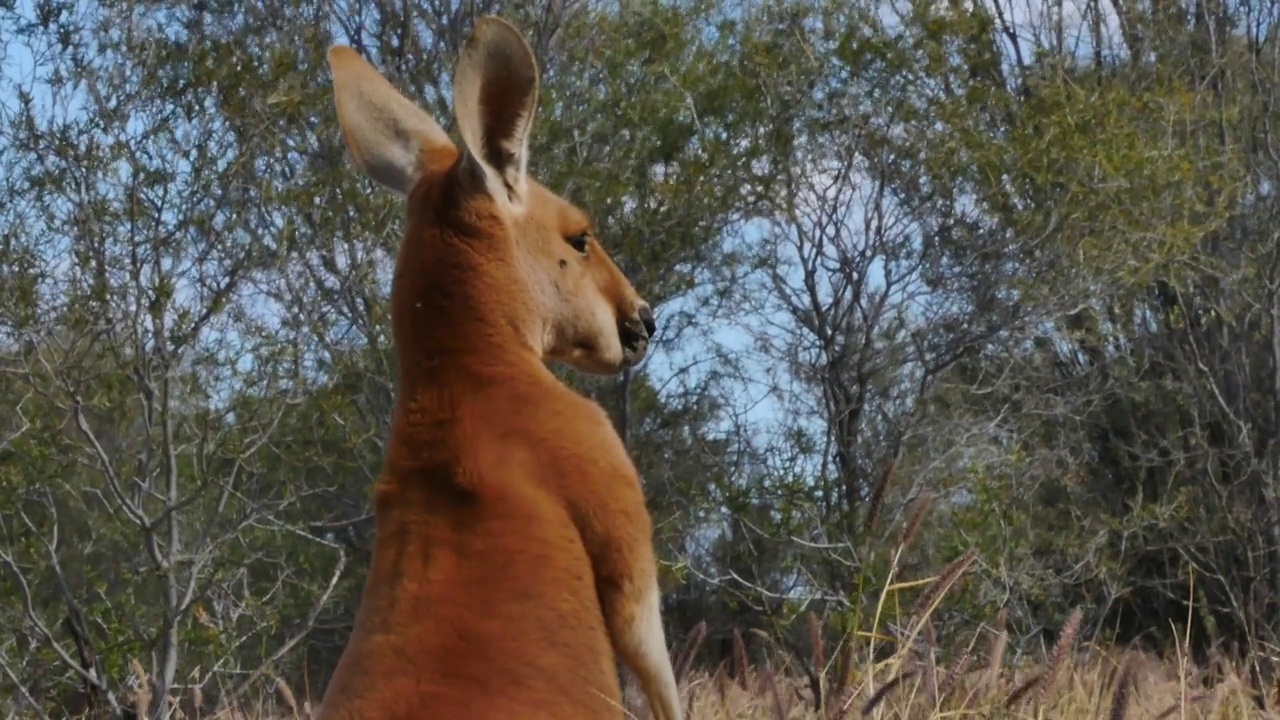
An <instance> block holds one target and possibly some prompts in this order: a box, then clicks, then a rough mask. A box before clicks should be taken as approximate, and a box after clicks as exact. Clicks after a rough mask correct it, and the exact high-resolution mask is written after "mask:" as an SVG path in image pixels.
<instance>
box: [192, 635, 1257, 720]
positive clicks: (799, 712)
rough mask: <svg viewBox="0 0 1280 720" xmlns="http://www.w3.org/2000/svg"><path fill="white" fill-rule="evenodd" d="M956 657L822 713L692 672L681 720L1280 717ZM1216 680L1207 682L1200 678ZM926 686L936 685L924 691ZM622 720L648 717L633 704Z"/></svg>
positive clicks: (1150, 682)
mask: <svg viewBox="0 0 1280 720" xmlns="http://www.w3.org/2000/svg"><path fill="white" fill-rule="evenodd" d="M972 657H973V655H972V654H963V655H962V656H961V658H958V662H957V663H956V665H955V666H953V667H943V666H937V667H930V666H929V665H928V664H927V663H917V664H911V663H909V662H900V661H899V659H894V660H890V661H885V662H882V663H880V664H879V665H877V666H875V667H869V668H859V669H857V670H856V671H855V672H853V673H850V676H849V677H848V678H847V679H846V680H845V681H844V682H843V683H842V682H840V680H839V678H836V677H825V678H823V685H824V690H825V691H826V692H827V693H828V695H829V697H830V702H829V703H827V707H824V708H821V709H815V708H814V704H815V703H814V694H813V692H812V691H811V690H810V688H809V682H808V680H806V679H801V677H802V676H803V673H796V672H793V668H792V663H793V661H786V660H781V659H780V661H779V665H778V667H777V669H776V670H774V671H771V670H769V669H762V668H749V669H747V671H746V672H745V673H739V672H737V671H729V670H727V669H726V670H724V671H721V672H717V673H712V674H707V673H692V674H691V675H689V676H688V677H687V678H685V679H684V681H683V682H682V684H683V686H684V691H685V697H686V707H687V709H688V713H689V714H688V718H689V720H747V719H751V720H783V719H788V720H793V719H800V718H804V719H806V720H807V719H814V720H817V719H822V720H833V719H836V718H839V719H840V720H846V719H850V718H903V719H911V720H916V719H920V720H924V719H926V718H929V719H933V718H936V719H938V720H941V719H943V718H1055V719H1057V718H1061V719H1062V720H1074V719H1081V720H1083V719H1084V718H1089V719H1090V720H1093V719H1095V718H1097V719H1101V718H1111V719H1112V720H1119V719H1122V718H1133V719H1135V720H1142V719H1151V720H1155V719H1157V718H1160V719H1163V718H1176V719H1179V720H1181V719H1183V718H1214V719H1215V720H1235V719H1243V718H1259V719H1262V718H1280V714H1278V713H1277V712H1276V711H1275V709H1274V708H1275V702H1276V698H1275V697H1274V696H1272V697H1269V698H1267V699H1266V705H1267V708H1268V709H1260V708H1259V707H1258V705H1257V703H1256V702H1255V696H1254V694H1253V693H1251V692H1250V691H1249V689H1248V688H1249V686H1248V683H1247V682H1246V680H1245V678H1244V676H1242V674H1241V673H1237V672H1233V671H1232V669H1231V668H1229V667H1226V666H1225V665H1224V666H1220V667H1215V668H1194V667H1191V666H1189V665H1187V664H1186V663H1179V662H1176V661H1174V662H1164V661H1160V660H1158V659H1156V658H1153V657H1151V656H1149V655H1144V654H1140V653H1134V652H1130V653H1119V652H1104V651H1101V650H1098V649H1090V650H1078V651H1075V652H1073V653H1070V657H1071V659H1070V660H1067V659H1066V658H1065V657H1064V658H1063V659H1060V660H1059V661H1058V662H1057V663H1056V664H1055V663H1052V662H1049V661H1046V662H1045V663H1043V664H1039V665H1033V666H1029V667H1025V668H1019V669H1016V670H1015V669H1009V668H1001V669H999V670H997V671H994V672H993V669H992V668H991V667H988V666H986V665H985V664H984V665H977V666H975V667H969V665H970V664H971V663H969V662H967V660H966V659H964V658H969V659H971V658H972ZM1215 674H1217V675H1218V676H1219V677H1218V679H1217V680H1215V681H1212V682H1208V678H1210V677H1212V676H1214V675H1215ZM929 677H936V678H938V681H937V682H936V683H935V682H932V681H930V680H928V679H927V678H929ZM312 708H313V705H312V703H311V702H310V701H308V700H303V701H302V702H298V701H297V700H296V699H295V698H294V696H293V693H292V691H291V689H289V688H288V686H286V685H284V684H283V683H282V682H279V681H277V682H276V683H275V689H274V692H271V693H265V692H264V698H263V701H262V702H260V703H254V704H252V705H249V706H246V707H242V708H237V709H235V710H229V711H223V712H219V713H214V714H208V715H201V716H200V717H202V718H205V719H206V720H307V719H308V718H311V717H313V714H312ZM629 716H630V717H634V718H638V719H640V720H644V719H646V718H648V717H649V715H648V711H647V709H646V708H645V706H644V702H643V700H641V699H639V698H636V699H635V703H634V707H633V708H632V709H631V712H630V714H629Z"/></svg>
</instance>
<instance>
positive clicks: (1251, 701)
mask: <svg viewBox="0 0 1280 720" xmlns="http://www.w3.org/2000/svg"><path fill="white" fill-rule="evenodd" d="M928 505H929V503H928V502H927V500H923V501H921V502H919V503H917V505H916V506H915V508H914V509H913V511H912V512H911V513H909V517H908V519H907V521H906V522H905V523H904V527H903V531H902V534H901V535H900V542H899V547H898V548H897V549H896V550H895V551H894V554H893V556H892V562H891V565H890V568H889V576H888V577H887V578H885V579H884V580H883V581H882V582H883V583H884V584H883V586H882V590H881V591H880V594H879V596H878V603H877V604H876V609H875V611H874V612H873V613H872V617H870V618H868V619H867V622H866V623H858V626H859V627H861V626H863V625H864V624H865V625H866V626H867V627H868V629H867V630H864V631H858V632H854V633H852V634H851V635H849V636H847V637H845V638H844V639H843V640H842V641H840V642H839V643H834V644H832V643H829V641H826V640H824V638H828V637H829V636H830V635H829V633H827V632H826V626H825V623H824V621H823V619H822V618H819V617H817V616H814V615H812V614H810V615H809V616H808V617H807V618H802V620H804V621H805V622H806V629H807V634H808V641H809V642H808V644H809V646H810V647H811V651H810V653H811V654H810V656H809V657H797V656H795V655H792V654H788V653H783V652H781V651H777V652H774V653H773V654H772V655H771V656H770V657H769V658H768V660H767V661H765V662H764V663H763V664H752V662H751V660H750V657H751V656H750V655H749V653H748V652H747V648H746V645H745V643H744V641H743V637H742V635H741V634H740V633H737V632H735V633H734V635H733V640H734V648H733V652H732V653H731V657H730V658H729V659H728V660H727V661H726V662H724V663H722V664H721V666H720V669H719V670H718V671H716V672H713V673H706V672H700V671H696V670H693V669H692V668H694V665H695V663H694V659H695V657H696V656H698V653H699V650H700V649H701V648H702V645H703V641H704V640H705V638H706V627H705V625H699V626H698V627H695V628H694V629H693V631H692V632H691V633H690V634H689V636H688V637H686V638H684V639H683V640H681V641H679V642H677V643H675V647H674V648H673V653H674V656H675V657H674V664H675V668H676V673H677V677H678V678H679V679H680V683H681V687H682V690H683V693H684V697H685V704H686V708H687V709H688V718H689V720H746V719H748V718H750V719H752V720H756V719H759V720H790V719H795V718H806V719H808V718H814V719H821V720H849V719H851V718H902V719H904V720H925V719H933V718H936V719H938V720H941V719H943V718H947V719H950V718H1037V719H1038V718H1055V719H1061V720H1073V719H1076V718H1080V719H1083V718H1091V719H1092V718H1099V719H1100V718H1109V719H1110V720H1125V719H1126V718H1134V719H1145V718H1152V719H1157V718H1158V719H1161V720H1163V719H1166V718H1175V719H1177V720H1186V719H1188V718H1214V719H1215V720H1235V719H1244V718H1258V719H1272V718H1274V719H1275V720H1280V712H1278V710H1277V708H1278V706H1280V697H1278V696H1277V691H1278V690H1280V688H1277V687H1271V688H1263V689H1260V690H1255V689H1254V688H1253V686H1252V685H1251V683H1250V682H1249V681H1248V678H1249V677H1251V675H1250V673H1249V672H1248V668H1247V667H1244V666H1242V665H1241V664H1237V663H1232V662H1228V661H1226V660H1222V659H1217V660H1215V661H1213V662H1212V663H1210V664H1209V666H1208V667H1197V666H1196V665H1194V664H1193V663H1192V662H1191V661H1190V660H1189V659H1188V657H1187V654H1186V653H1185V652H1183V648H1184V647H1186V645H1187V643H1188V641H1189V640H1190V638H1183V639H1182V642H1180V643H1179V646H1178V647H1177V648H1175V653H1174V655H1173V657H1171V658H1158V657H1155V656H1152V655H1150V654H1145V653H1140V652H1136V651H1129V650H1124V649H1115V648H1102V647H1094V646H1083V645H1081V643H1080V642H1079V640H1078V639H1079V634H1080V631H1081V627H1082V624H1083V621H1084V611H1083V609H1080V608H1077V609H1076V610H1075V611H1074V612H1073V613H1071V615H1070V616H1069V617H1068V618H1067V620H1066V621H1065V622H1064V624H1063V627H1062V628H1061V630H1060V631H1059V633H1058V639H1057V641H1056V642H1055V643H1054V646H1053V647H1052V648H1051V649H1049V650H1048V652H1046V653H1045V657H1044V660H1043V661H1040V662H1034V663H1027V662H1023V663H1019V664H1016V665H1015V664H1014V663H1012V662H1007V660H1006V656H1007V654H1008V653H1007V650H1008V646H1009V637H1008V634H1007V632H1006V631H1005V619H1004V615H1003V613H1002V614H1001V615H999V616H998V617H997V618H996V619H995V623H994V625H993V626H983V627H981V628H979V629H977V630H976V631H975V632H974V633H973V634H972V636H971V637H970V638H969V642H967V643H963V642H962V643H960V644H959V645H955V646H952V647H948V648H945V650H946V651H947V652H945V653H944V652H943V651H944V648H940V647H939V646H938V643H937V640H936V636H935V632H934V626H933V619H932V618H933V614H934V611H935V610H936V609H937V608H938V607H939V605H940V604H941V603H942V601H943V599H944V598H945V596H946V594H947V592H948V591H949V590H950V589H951V588H952V587H953V586H954V584H955V583H956V582H957V581H958V580H959V579H960V578H961V576H962V575H964V573H965V572H966V571H968V569H969V568H970V566H971V565H972V564H973V562H974V561H975V559H976V558H977V554H976V553H975V552H974V551H972V550H970V551H968V552H965V553H963V554H962V555H961V556H960V557H958V558H956V559H955V560H954V561H953V562H952V563H951V564H950V565H949V566H947V567H946V568H945V569H944V570H943V571H942V572H941V573H939V574H938V575H937V576H936V577H933V578H927V579H924V580H913V581H901V580H899V579H898V578H897V577H896V576H897V572H898V569H899V567H900V566H899V559H900V558H901V557H902V554H903V552H904V551H905V550H906V548H907V546H909V545H910V544H911V541H912V540H913V539H914V537H915V535H916V534H917V530H918V528H919V526H920V523H921V521H922V518H923V516H924V515H925V513H926V511H927V508H928ZM902 591H910V592H914V593H916V594H917V596H918V597H917V598H916V600H915V602H914V604H912V605H911V607H910V609H909V610H908V611H907V612H906V613H905V614H904V615H903V616H902V617H900V618H897V620H899V621H900V623H899V625H897V626H895V627H899V628H900V630H899V631H895V632H894V633H893V634H889V632H888V631H887V630H886V629H885V626H886V624H887V623H886V622H885V617H886V615H887V613H888V610H889V609H890V608H896V607H899V597H898V594H899V593H900V592H902ZM756 634H759V633H756ZM765 639H766V641H768V640H769V639H768V638H765ZM944 655H945V656H946V657H948V658H950V660H948V661H945V662H944V661H940V660H939V658H940V657H943V656H944ZM1272 660H1274V658H1272ZM136 672H137V676H138V677H139V678H141V679H142V680H143V682H142V683H141V684H142V685H143V686H145V685H146V683H145V680H146V676H145V673H144V672H143V671H142V670H141V667H140V666H139V667H138V668H137V669H136ZM140 690H141V689H139V690H136V691H135V698H138V699H143V698H147V697H148V696H147V693H145V692H141V691H140ZM627 695H628V699H627V704H628V710H629V716H630V717H633V718H637V719H640V720H643V719H645V718H648V717H649V713H648V708H647V705H646V704H645V701H644V700H643V699H642V698H640V697H638V696H634V693H628V694H627ZM174 704H175V705H176V706H177V707H176V708H175V709H177V710H178V712H176V713H175V717H176V718H180V719H181V720H196V719H197V718H200V719H202V720H286V719H287V720H309V719H310V718H312V717H314V716H315V712H314V709H315V704H316V703H315V701H314V700H313V699H312V698H310V697H308V696H306V694H304V695H303V696H302V697H301V698H300V697H299V696H298V695H296V694H295V693H294V692H293V689H292V688H290V687H289V685H288V684H287V683H285V682H284V681H283V680H281V679H278V678H271V679H270V682H269V683H266V684H264V685H263V688H262V697H261V700H260V701H259V702H257V703H252V704H248V705H245V706H240V707H235V708H230V709H223V710H221V711H219V712H215V713H212V714H208V713H204V714H201V713H196V712H194V710H192V708H193V707H195V706H198V705H199V704H200V701H199V700H198V699H196V700H195V701H194V702H192V701H190V700H189V701H188V702H186V703H183V702H179V701H177V700H176V699H175V701H174ZM184 705H185V707H184ZM183 710H185V712H183Z"/></svg>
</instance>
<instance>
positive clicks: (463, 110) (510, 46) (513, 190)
mask: <svg viewBox="0 0 1280 720" xmlns="http://www.w3.org/2000/svg"><path fill="white" fill-rule="evenodd" d="M537 108H538V61H537V59H536V58H535V57H534V55H533V50H532V49H531V48H530V47H529V43H528V42H526V41H525V39H524V36H523V35H521V34H520V31H519V30H516V29H515V27H513V26H512V25H511V23H509V22H507V21H505V20H502V19H500V18H497V17H483V18H480V20H479V21H478V22H477V23H476V27H475V30H474V31H473V32H472V34H471V37H470V38H468V39H467V42H466V44H464V45H463V46H462V52H461V54H460V55H459V57H458V64H457V66H456V67H455V68H454V74H453V114H454V117H455V118H456V119H457V121H458V132H459V133H460V134H461V135H462V142H463V144H464V145H465V146H466V148H467V153H468V155H470V157H471V159H473V160H475V161H476V163H477V164H478V166H479V168H480V169H481V170H482V171H483V172H484V176H485V186H486V188H487V190H488V192H489V194H490V195H491V196H492V197H493V198H494V199H495V200H499V201H505V202H504V204H506V205H507V206H508V207H510V208H511V209H513V210H519V209H521V208H523V206H524V202H525V195H526V193H527V189H528V188H527V186H528V182H527V179H526V171H527V168H528V165H529V130H530V128H531V127H532V125H533V116H534V112H535V111H536V110H537Z"/></svg>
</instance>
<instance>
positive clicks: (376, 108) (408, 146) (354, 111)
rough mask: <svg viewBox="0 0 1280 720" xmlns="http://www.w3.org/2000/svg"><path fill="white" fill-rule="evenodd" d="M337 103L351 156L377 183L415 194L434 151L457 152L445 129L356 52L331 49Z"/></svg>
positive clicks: (341, 48)
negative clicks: (412, 191) (419, 179)
mask: <svg viewBox="0 0 1280 720" xmlns="http://www.w3.org/2000/svg"><path fill="white" fill-rule="evenodd" d="M328 58H329V69H330V71H331V72H332V74H333V100H334V104H335V105H336V106H337V109H338V124H339V125H341V126H342V139H343V141H344V142H345V143H346V146H347V152H349V153H350V154H351V158H352V160H354V161H355V164H356V166H357V167H359V168H360V170H361V171H363V172H364V174H365V175H367V176H369V177H370V178H371V179H372V180H374V181H375V182H377V183H378V184H380V185H383V186H384V187H387V188H390V189H391V190H394V191H395V192H397V193H399V194H401V195H407V194H409V191H410V190H412V189H413V186H414V184H416V183H417V182H418V178H420V177H422V173H423V171H424V169H425V162H424V161H425V156H426V154H427V153H429V152H430V151H432V150H443V149H448V150H454V149H455V147H454V144H453V142H452V141H451V140H449V136H448V135H447V134H446V133H445V131H444V128H442V127H440V124H439V123H437V122H436V121H435V120H434V119H433V118H432V117H431V116H430V115H428V114H427V113H426V112H424V111H423V110H422V109H421V108H419V107H418V106H417V105H415V104H414V103H413V102H411V101H410V100H409V99H408V98H406V97H405V96H404V95H401V94H400V92H399V91H397V90H396V89H395V88H394V87H392V86H391V83H389V82H387V79H386V78H385V77H383V76H382V73H380V72H378V71H377V70H376V69H374V67H373V66H372V65H370V64H369V63H368V61H366V60H365V59H364V58H362V57H360V54H359V53H357V52H356V51H355V50H353V49H351V48H349V47H346V46H344V45H334V46H333V47H331V48H329V55H328Z"/></svg>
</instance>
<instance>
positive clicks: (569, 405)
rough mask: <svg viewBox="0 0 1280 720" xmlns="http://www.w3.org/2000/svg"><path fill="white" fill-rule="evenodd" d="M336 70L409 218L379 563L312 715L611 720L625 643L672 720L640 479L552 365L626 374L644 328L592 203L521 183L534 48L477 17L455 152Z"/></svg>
mask: <svg viewBox="0 0 1280 720" xmlns="http://www.w3.org/2000/svg"><path fill="white" fill-rule="evenodd" d="M328 62H329V67H330V70H331V72H332V76H333V92H334V101H335V105H336V108H337V115H338V121H339V125H340V126H341V128H342V136H343V141H344V143H345V145H346V148H347V152H348V155H349V156H350V158H351V160H352V162H353V164H354V165H355V166H356V167H357V168H358V169H359V170H360V171H361V172H363V173H364V174H365V175H367V176H368V177H369V178H370V179H372V180H373V181H374V182H376V183H378V184H379V185H381V186H383V187H385V188H387V189H390V190H391V191H393V192H395V193H397V194H399V195H400V196H402V197H404V198H405V202H406V207H407V214H406V215H407V218H406V228H405V232H404V239H403V243H402V245H401V247H400V249H399V252H398V257H397V259H396V266H395V274H394V277H393V280H392V288H391V323H392V332H393V337H394V343H395V350H396V357H397V361H398V374H399V376H398V385H397V388H396V397H395V404H394V410H393V412H392V419H391V428H390V433H389V437H388V439H387V443H386V454H385V457H384V460H383V469H382V473H381V476H380V478H379V480H378V482H377V484H376V487H375V489H374V512H375V523H376V528H377V529H376V540H375V543H374V551H373V559H372V562H371V566H370V569H369V575H368V580H367V582H366V584H365V587H364V592H363V596H362V598H361V602H360V607H359V610H358V612H357V615H356V620H355V627H354V630H353V631H352V634H351V637H350V640H349V641H348V644H347V646H346V648H345V649H344V651H343V654H342V657H341V659H340V661H339V662H338V666H337V668H336V670H335V672H334V675H333V678H332V679H331V681H330V684H329V686H328V689H327V691H326V693H325V696H324V701H323V704H322V710H321V713H320V717H321V718H322V719H323V720H340V719H345V718H378V719H379V720H395V719H398V718H460V719H465V720H513V719H520V718H528V719H533V718H546V719H548V720H551V719H552V718H554V719H555V720H574V719H577V718H581V719H582V720H587V719H588V718H590V719H591V720H598V719H600V718H621V717H622V716H623V714H624V711H623V708H622V705H621V690H620V685H619V679H618V675H617V669H616V668H617V666H616V665H615V662H614V659H615V656H619V657H621V658H622V660H623V662H625V663H626V664H627V666H628V667H630V668H632V669H633V670H634V672H635V673H636V675H637V676H638V678H639V680H640V685H641V688H642V689H643V691H644V693H645V695H646V697H647V699H648V702H649V705H650V707H651V709H652V711H653V714H654V717H655V718H657V720H681V715H682V710H681V705H680V702H679V696H678V691H677V686H676V680H675V675H674V673H673V671H672V667H671V660H670V657H669V655H668V653H667V645H666V638H665V636H664V633H663V628H662V620H661V615H660V608H659V589H658V582H657V565H656V559H655V555H654V549H653V538H652V535H653V528H652V520H651V519H650V517H649V513H648V509H647V508H646V506H645V500H644V495H643V492H642V490H641V486H640V481H639V477H638V473H637V471H636V469H635V466H634V464H633V463H632V461H631V459H630V457H629V456H628V454H627V451H626V448H625V447H624V445H623V443H622V440H621V438H619V436H618V434H617V432H616V431H615V430H614V429H613V426H612V424H611V423H610V421H609V417H608V416H607V414H606V413H605V411H604V410H603V408H601V407H600V406H599V405H598V404H596V403H595V402H593V401H591V400H589V399H587V398H585V397H583V396H581V395H579V394H577V393H575V392H574V391H573V390H572V389H570V388H569V387H568V386H566V385H565V384H563V383H562V382H560V380H559V379H558V378H556V376H555V375H554V374H552V372H551V370H550V369H549V367H548V364H549V362H551V361H555V362H560V363H565V364H567V365H569V366H571V367H574V368H576V369H578V370H580V371H582V372H586V373H591V374H597V375H611V374H616V373H618V372H621V371H622V370H623V369H624V368H628V367H632V366H634V365H635V364H636V363H638V362H639V361H640V360H642V359H643V358H644V356H645V354H646V352H647V349H648V344H649V340H650V338H651V337H652V336H653V334H654V332H655V320H654V316H653V312H652V310H651V309H650V307H649V305H648V304H647V303H646V302H645V301H644V300H643V299H642V298H641V297H640V295H639V294H638V293H637V292H636V290H635V288H633V287H632V286H631V283H630V282H629V281H628V280H627V278H626V277H624V276H623V274H622V273H621V271H619V269H618V267H617V266H616V265H615V264H614V262H613V260H611V259H610V257H609V255H608V253H606V252H605V249H604V247H603V246H602V245H601V244H600V241H599V239H598V237H597V235H596V230H595V228H594V227H593V223H592V221H591V219H590V218H589V217H588V215H587V214H586V212H584V211H583V210H582V209H580V208H578V207H576V206H575V205H574V204H573V203H571V202H569V201H568V200H566V199H564V198H562V197H560V196H559V195H557V194H555V193H553V192H551V191H550V190H548V189H546V188H545V187H544V186H542V185H541V184H539V183H538V182H537V181H536V180H534V179H533V178H532V177H530V176H529V175H528V172H527V167H528V157H529V133H530V130H531V128H532V126H533V118H534V111H535V110H536V108H537V104H538V91H539V72H538V66H537V61H536V60H535V58H534V55H533V51H532V50H531V49H530V47H529V45H528V43H527V42H526V41H525V39H524V37H523V36H522V35H521V34H520V33H519V31H517V30H516V29H515V28H514V27H512V26H511V25H510V24H508V23H507V22H506V21H504V20H501V19H498V18H495V17H486V18H483V19H481V20H480V21H479V22H478V23H477V24H476V27H475V29H474V32H473V34H472V35H471V37H470V38H469V39H468V40H467V42H466V44H465V46H464V47H463V49H462V51H461V53H460V55H459V58H458V61H457V65H456V67H455V69H454V77H453V112H454V117H455V120H456V121H457V129H458V132H459V135H460V136H461V140H462V143H461V147H457V146H455V145H454V143H453V142H452V141H451V140H450V138H449V135H448V134H447V133H445V131H444V130H443V128H442V127H441V126H440V125H439V124H438V123H437V122H436V121H435V120H434V119H433V118H432V117H430V115H428V114H427V113H426V112H424V111H423V110H421V109H420V108H419V107H418V106H417V105H416V104H414V103H413V102H411V101H410V100H408V99H407V98H405V97H404V96H403V95H401V94H400V93H399V92H398V91H397V90H396V89H395V88H393V87H392V85H391V83H390V82H388V81H387V80H386V79H385V78H384V77H383V76H382V75H381V74H380V73H379V72H378V71H377V70H376V69H374V67H373V66H372V65H370V64H369V63H368V62H367V61H365V60H364V59H363V58H362V57H361V56H360V55H359V54H358V53H357V52H356V51H355V50H353V49H351V48H349V47H344V46H340V45H335V46H333V47H332V48H330V50H329V53H328ZM615 654H616V655H615Z"/></svg>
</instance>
